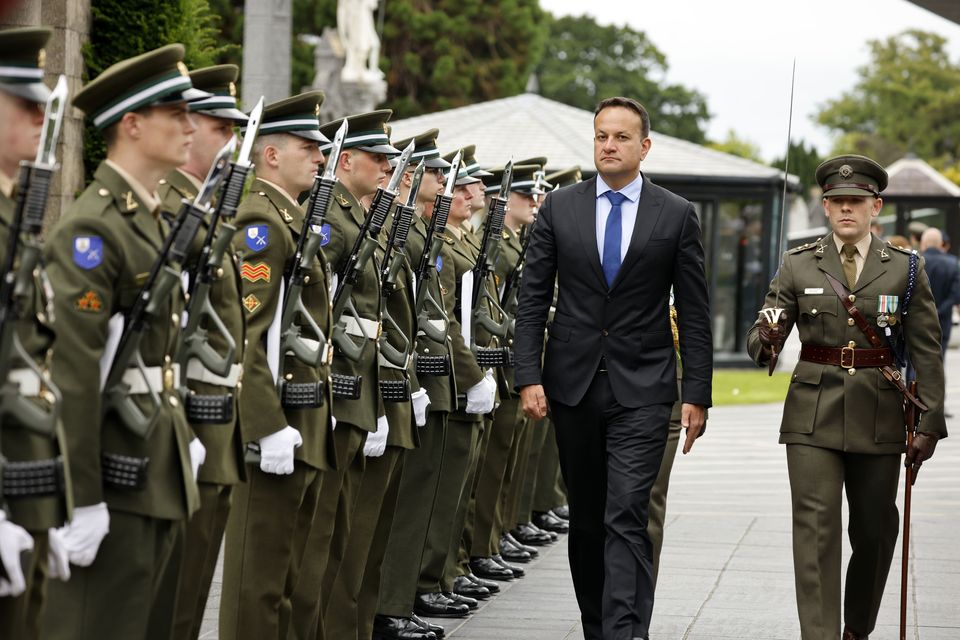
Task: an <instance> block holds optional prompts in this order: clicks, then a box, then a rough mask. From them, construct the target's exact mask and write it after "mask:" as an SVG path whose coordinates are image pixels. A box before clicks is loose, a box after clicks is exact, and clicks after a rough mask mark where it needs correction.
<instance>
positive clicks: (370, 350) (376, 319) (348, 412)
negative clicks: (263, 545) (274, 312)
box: [293, 110, 399, 638]
mask: <svg viewBox="0 0 960 640" xmlns="http://www.w3.org/2000/svg"><path fill="white" fill-rule="evenodd" d="M391 113H392V112H391V111H390V110H382V111H374V112H371V113H365V114H360V115H355V116H350V117H349V118H348V119H347V121H348V129H349V131H348V133H347V136H346V138H345V139H344V142H343V150H342V152H341V153H340V157H339V158H328V159H327V162H333V163H336V167H337V169H336V171H337V180H338V183H337V186H336V187H335V188H334V192H333V202H332V203H331V205H330V211H329V212H328V213H327V222H326V224H325V225H324V227H325V229H324V234H325V235H327V237H326V238H325V239H324V241H323V243H322V245H321V246H322V247H323V254H324V256H325V257H326V259H327V261H328V262H329V263H330V266H331V269H332V270H333V273H334V276H333V278H334V282H335V283H336V284H335V286H334V287H333V289H334V290H336V288H337V286H338V284H339V279H340V275H342V273H343V271H344V269H345V267H346V264H347V261H348V258H349V257H350V252H351V250H352V249H353V246H354V244H355V241H356V239H357V237H358V236H359V234H360V228H361V225H362V224H363V221H364V218H366V215H367V212H366V210H365V209H364V207H363V205H362V204H360V198H362V197H363V196H365V195H369V194H371V193H374V192H375V191H376V190H377V186H378V185H379V184H380V181H381V180H382V179H383V178H384V177H385V176H386V174H387V172H388V171H389V169H390V165H389V163H388V161H387V160H388V157H390V156H393V155H396V154H397V153H399V152H398V151H397V150H396V149H395V148H394V147H393V146H391V145H390V139H389V137H388V136H387V133H386V122H387V120H388V119H389V118H390V115H391ZM342 122H343V121H342V120H338V121H335V122H330V123H327V124H325V125H323V126H321V131H322V132H324V133H325V134H326V135H327V136H328V137H332V136H333V135H335V133H336V131H337V130H338V129H339V128H340V125H341V124H342ZM324 151H327V149H326V148H325V149H324ZM327 225H329V227H327ZM338 274H339V275H338ZM351 301H352V303H353V305H354V308H355V309H356V314H352V313H350V312H345V313H344V314H343V317H342V318H341V319H340V324H341V325H343V326H344V327H345V331H344V333H345V334H346V335H345V336H344V337H345V339H346V340H349V341H352V342H353V344H354V346H355V347H356V348H359V352H360V353H359V357H358V358H357V359H356V360H353V359H352V358H351V357H350V356H349V355H347V353H346V352H345V351H343V350H342V349H341V348H340V347H336V348H335V350H334V358H333V365H332V371H333V374H334V376H335V377H337V379H338V380H339V381H340V382H339V383H338V385H337V388H335V389H334V394H333V407H332V412H333V417H334V429H335V430H334V442H335V445H336V470H335V471H333V472H331V473H329V474H327V476H326V477H325V478H324V482H323V486H322V487H321V493H320V503H319V505H318V507H317V516H316V523H317V524H316V527H315V528H314V531H313V533H312V534H311V537H310V541H309V542H308V545H309V546H310V547H311V548H312V549H313V550H314V553H317V554H318V558H319V559H318V561H317V562H315V563H312V564H309V565H308V564H304V565H302V566H301V567H300V574H299V578H298V584H297V586H296V589H295V591H294V594H293V607H294V620H293V625H294V632H295V633H296V634H297V637H305V638H306V637H312V636H313V634H314V633H316V635H317V637H319V638H324V637H326V635H325V633H324V617H323V612H324V610H325V609H326V603H327V602H328V601H329V598H330V594H331V592H332V587H333V580H334V578H335V577H336V575H337V572H338V571H339V564H340V561H341V560H342V559H343V557H344V555H345V553H346V547H347V541H348V540H349V536H350V521H351V518H352V513H353V508H354V505H355V504H356V496H357V491H358V489H359V487H360V481H361V478H362V476H363V468H364V462H365V456H366V454H367V453H372V448H373V447H380V446H381V445H382V443H383V442H386V439H387V437H388V435H389V433H388V431H389V425H388V424H387V420H386V418H385V417H384V412H383V408H382V405H381V402H380V394H379V389H378V384H377V381H378V372H379V366H378V362H377V355H378V352H379V347H378V342H377V341H378V338H379V336H380V313H381V310H380V271H379V269H378V261H377V260H376V259H375V258H374V259H371V260H370V262H369V264H367V265H366V266H365V268H364V269H363V271H362V272H361V273H360V276H359V278H358V279H357V282H356V283H355V284H354V286H353V292H352V295H351ZM368 434H372V435H371V438H372V439H371V442H370V446H369V447H367V446H366V441H367V438H368ZM381 453H382V449H381ZM301 585H305V586H306V588H307V590H306V591H304V590H303V589H301ZM314 585H320V589H319V593H320V599H319V600H316V601H314V602H312V603H311V602H308V599H310V598H313V594H312V593H311V592H314V591H315V586H314ZM311 606H312V609H313V613H312V614H311V615H309V616H306V615H305V614H306V613H307V612H308V611H309V608H310V607H311Z"/></svg>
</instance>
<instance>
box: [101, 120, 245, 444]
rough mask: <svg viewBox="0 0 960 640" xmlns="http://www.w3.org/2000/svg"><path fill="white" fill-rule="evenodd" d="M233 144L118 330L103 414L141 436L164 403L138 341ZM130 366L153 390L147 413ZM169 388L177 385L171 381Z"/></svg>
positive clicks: (186, 206) (183, 213) (188, 205)
mask: <svg viewBox="0 0 960 640" xmlns="http://www.w3.org/2000/svg"><path fill="white" fill-rule="evenodd" d="M235 148H236V140H235V139H234V138H231V139H230V141H229V142H227V144H225V145H224V146H223V148H222V149H220V152H219V153H218V154H217V157H216V159H215V160H214V162H213V165H212V166H211V167H210V172H209V173H208V174H207V178H206V180H205V181H204V183H203V186H202V187H201V189H200V191H199V192H198V193H197V197H196V198H195V199H194V201H193V202H190V201H189V200H186V199H184V200H183V203H182V206H181V208H180V213H178V214H177V217H176V218H175V219H174V221H173V225H172V228H171V229H170V233H168V234H167V237H166V238H165V239H164V242H163V247H162V248H161V250H160V255H158V256H157V259H156V260H154V262H153V265H152V266H151V267H150V273H149V275H148V276H147V280H146V281H145V282H144V284H143V287H141V289H140V292H139V293H138V294H137V299H136V301H135V302H134V303H133V306H132V307H131V308H130V310H129V311H128V312H127V313H126V315H125V318H124V328H123V332H122V333H121V334H120V340H119V342H118V343H117V350H116V352H115V354H114V357H113V358H112V363H111V365H110V371H109V373H108V374H107V378H106V381H105V383H104V387H103V395H104V413H106V412H108V411H110V410H113V411H116V412H117V415H118V416H120V420H121V421H122V422H123V424H124V425H125V426H126V427H127V428H128V429H130V431H132V432H133V433H134V434H136V435H138V436H140V437H141V438H143V439H147V438H149V437H150V434H151V432H152V431H153V427H154V425H155V424H156V422H157V418H158V417H159V416H160V411H161V409H162V408H163V402H162V401H161V398H160V392H159V391H158V390H157V389H155V388H153V387H154V385H152V384H151V383H150V377H149V376H148V375H147V366H146V363H144V361H143V354H142V352H141V350H140V341H141V340H142V339H143V335H144V334H145V333H146V331H147V329H148V328H149V326H150V324H151V323H152V322H153V321H154V320H157V319H159V318H160V312H161V311H162V309H163V306H164V301H166V300H167V299H168V298H169V295H170V292H171V291H172V290H173V288H174V287H175V286H177V284H179V282H180V273H181V265H182V264H183V261H184V260H185V259H186V257H187V251H188V250H189V248H190V245H191V243H192V242H193V238H194V237H195V236H196V235H197V231H198V230H199V228H200V225H201V224H203V220H204V218H205V217H206V216H207V214H208V213H210V201H211V200H212V199H213V197H214V195H215V194H216V192H217V190H218V188H219V187H220V184H221V183H222V182H223V179H224V177H225V175H226V171H227V163H228V159H229V157H230V156H231V155H233V151H234V149H235ZM130 369H134V370H136V372H137V374H138V375H139V376H140V377H141V378H142V380H143V382H144V383H145V386H146V388H147V389H149V391H147V392H146V393H145V394H144V395H146V396H147V397H148V400H149V403H150V405H151V406H152V410H151V412H150V414H149V415H146V414H145V413H144V412H143V411H142V410H141V409H140V407H139V406H138V404H137V401H136V400H135V399H134V397H133V395H132V394H131V385H130V383H129V382H127V381H126V380H124V377H125V374H126V373H127V371H128V370H130ZM168 371H169V370H168ZM165 375H166V372H165ZM171 375H172V374H171ZM164 386H168V382H167V380H164ZM169 386H170V387H172V386H173V381H172V379H171V380H170V382H169Z"/></svg>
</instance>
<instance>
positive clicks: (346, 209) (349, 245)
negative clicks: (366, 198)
mask: <svg viewBox="0 0 960 640" xmlns="http://www.w3.org/2000/svg"><path fill="white" fill-rule="evenodd" d="M366 215H367V213H366V211H365V210H364V208H363V205H362V204H360V201H359V200H357V199H356V198H355V197H354V196H353V194H351V193H350V192H349V191H347V189H346V187H344V186H343V185H342V184H340V183H339V182H338V183H337V186H336V187H334V189H333V201H332V202H331V203H330V211H329V213H327V223H328V224H329V225H330V241H329V242H328V243H326V244H325V245H324V247H323V253H324V255H325V256H326V257H327V260H329V262H330V266H331V267H332V268H333V271H334V273H341V272H342V271H343V269H344V266H345V265H346V263H347V259H348V258H349V257H350V250H351V249H353V245H354V243H355V242H356V240H357V236H359V235H360V226H361V225H362V224H363V220H364V218H366ZM379 255H382V254H379V252H374V257H373V258H372V259H371V260H370V263H369V264H368V265H367V267H366V269H364V270H363V273H361V274H360V277H359V278H357V282H356V283H355V284H354V285H353V302H354V305H356V308H357V313H358V314H359V315H360V317H361V318H365V319H367V320H372V321H374V322H379V321H380V268H379V260H378V256H379ZM343 315H344V318H346V317H348V315H349V314H348V312H347V311H344V314H343ZM372 337H373V339H372V340H367V339H365V338H362V337H359V336H350V339H351V340H353V341H354V342H355V343H357V344H361V343H362V344H363V353H362V354H361V356H360V360H359V362H354V361H353V360H351V359H350V358H348V357H347V356H346V355H344V354H343V353H342V352H340V350H339V349H338V350H336V351H335V354H334V357H333V371H334V373H340V374H344V375H350V376H361V377H362V378H361V390H360V398H359V399H357V400H346V399H342V398H335V399H334V401H333V402H334V406H333V415H334V416H335V417H336V418H337V420H338V421H340V420H342V421H344V422H348V423H350V424H354V425H356V426H358V427H360V428H361V429H364V430H365V431H370V432H373V431H376V430H377V417H378V416H379V415H383V414H382V412H381V411H380V409H379V406H380V389H379V388H378V386H377V382H378V379H379V378H378V368H379V366H378V364H377V355H378V353H379V348H378V345H377V340H376V338H377V336H372Z"/></svg>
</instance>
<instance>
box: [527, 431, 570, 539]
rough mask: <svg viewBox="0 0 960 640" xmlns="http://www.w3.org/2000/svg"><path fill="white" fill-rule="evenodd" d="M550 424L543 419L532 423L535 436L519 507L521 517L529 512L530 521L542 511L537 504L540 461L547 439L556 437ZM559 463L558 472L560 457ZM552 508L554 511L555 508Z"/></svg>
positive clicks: (532, 438) (528, 455)
mask: <svg viewBox="0 0 960 640" xmlns="http://www.w3.org/2000/svg"><path fill="white" fill-rule="evenodd" d="M549 424H550V420H549V419H547V418H543V419H542V420H537V421H536V422H534V423H532V426H531V429H532V430H533V434H532V435H531V440H530V450H529V451H528V452H527V472H526V473H525V474H524V477H523V487H521V488H520V507H519V516H523V515H524V514H526V512H527V511H529V512H530V514H531V518H530V520H532V519H533V518H532V516H533V512H534V511H540V509H537V504H536V492H537V484H538V483H539V482H540V480H539V476H540V459H541V458H542V457H543V453H544V448H545V447H546V444H547V438H548V437H554V435H553V431H552V430H551V429H548V428H547V426H548V425H549ZM557 461H558V465H557V470H558V471H559V468H560V467H559V457H558V458H557ZM550 508H551V509H552V508H553V507H550ZM543 511H547V509H543ZM528 521H529V520H528Z"/></svg>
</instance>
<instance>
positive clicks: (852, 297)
mask: <svg viewBox="0 0 960 640" xmlns="http://www.w3.org/2000/svg"><path fill="white" fill-rule="evenodd" d="M847 300H849V301H850V302H856V301H857V296H855V295H853V294H852V293H851V294H850V295H849V296H847Z"/></svg>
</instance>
